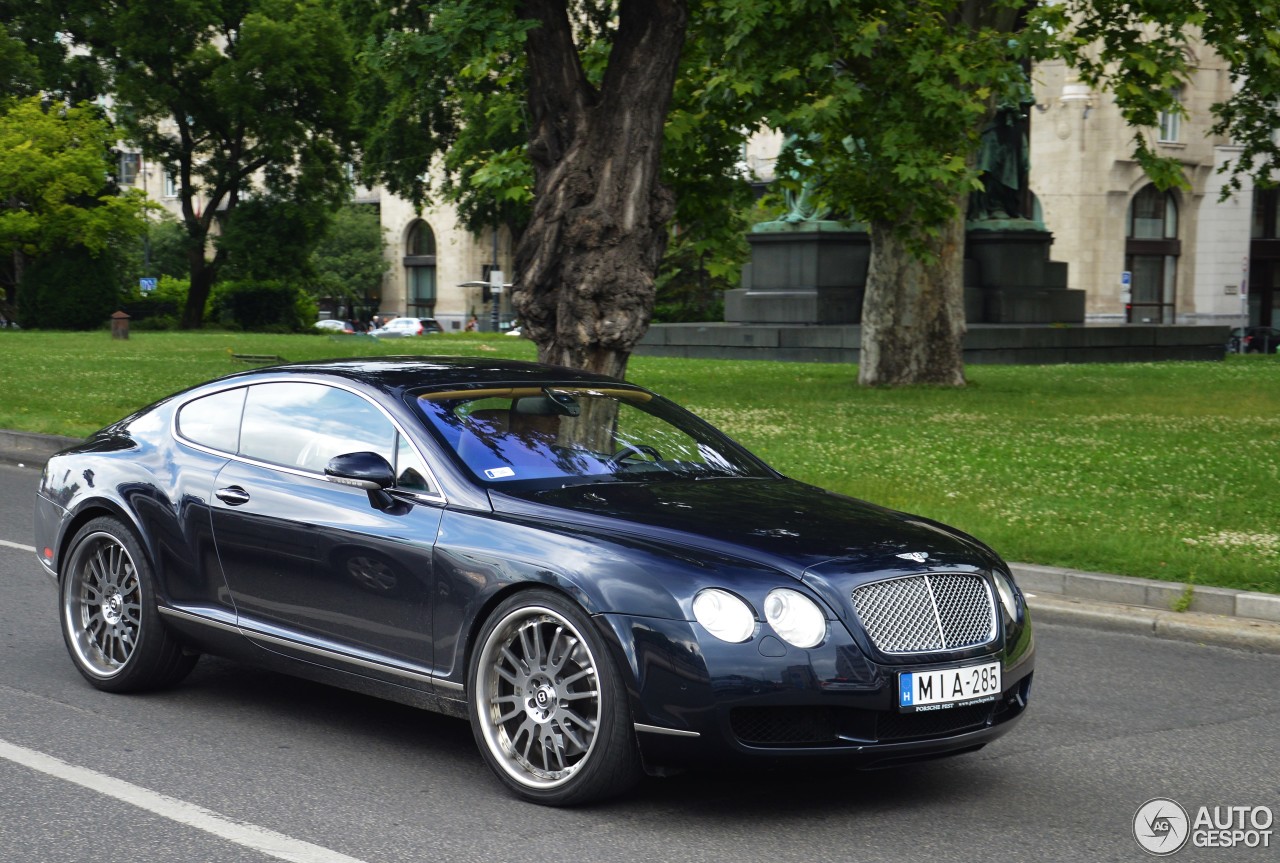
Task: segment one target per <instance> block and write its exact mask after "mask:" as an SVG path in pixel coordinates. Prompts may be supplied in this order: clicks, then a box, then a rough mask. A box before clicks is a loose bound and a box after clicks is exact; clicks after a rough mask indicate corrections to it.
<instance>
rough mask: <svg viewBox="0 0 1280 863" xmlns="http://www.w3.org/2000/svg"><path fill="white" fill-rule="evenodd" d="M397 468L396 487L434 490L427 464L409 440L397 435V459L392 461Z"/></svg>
mask: <svg viewBox="0 0 1280 863" xmlns="http://www.w3.org/2000/svg"><path fill="white" fill-rule="evenodd" d="M392 464H393V465H394V466H395V469H396V488H402V489H404V490H405V491H421V492H434V491H435V489H434V488H433V487H432V485H431V482H430V480H428V479H427V477H428V476H430V475H431V474H430V473H429V472H428V471H427V468H426V465H424V464H423V463H422V459H421V458H419V457H418V453H417V452H416V451H414V449H413V447H412V446H410V445H409V442H408V441H407V440H405V439H404V437H403V436H401V435H399V434H397V435H396V460H395V461H394V462H393V463H392Z"/></svg>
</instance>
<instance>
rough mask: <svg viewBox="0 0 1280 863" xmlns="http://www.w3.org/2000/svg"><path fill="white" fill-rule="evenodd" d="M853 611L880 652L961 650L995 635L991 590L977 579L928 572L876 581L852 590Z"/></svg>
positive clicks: (972, 576)
mask: <svg viewBox="0 0 1280 863" xmlns="http://www.w3.org/2000/svg"><path fill="white" fill-rule="evenodd" d="M853 607H854V610H855V611H856V612H857V613H858V619H859V620H861V621H862V625H863V627H864V628H865V629H866V630H867V635H869V636H870V637H871V640H872V642H874V643H875V646H876V647H877V648H879V649H880V650H881V651H883V652H884V653H924V652H927V651H935V650H960V649H963V648H966V647H974V646H975V645H979V644H986V643H987V642H989V641H991V640H992V639H994V638H995V636H996V621H995V604H994V602H993V601H992V598H991V588H990V587H989V586H988V585H987V582H986V580H984V579H983V578H981V577H980V576H976V575H961V574H955V573H929V574H928V575H912V576H908V577H906V578H894V579H890V580H889V581H877V582H875V583H874V584H867V585H864V586H862V587H859V588H858V589H857V590H855V591H854V592H853Z"/></svg>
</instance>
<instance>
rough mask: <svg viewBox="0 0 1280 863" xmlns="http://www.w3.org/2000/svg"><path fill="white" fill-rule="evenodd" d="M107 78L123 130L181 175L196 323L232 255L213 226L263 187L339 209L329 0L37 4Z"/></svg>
mask: <svg viewBox="0 0 1280 863" xmlns="http://www.w3.org/2000/svg"><path fill="white" fill-rule="evenodd" d="M40 3H52V4H53V8H58V9H61V10H62V11H63V15H62V18H61V21H60V23H59V26H60V29H61V32H62V33H64V34H66V37H67V41H69V43H70V44H71V45H73V46H74V47H75V48H77V49H79V50H82V51H83V52H85V54H84V56H88V57H91V58H92V59H93V61H94V62H95V63H96V64H98V66H99V67H100V68H102V69H103V70H104V71H105V73H106V74H107V78H108V80H107V81H106V83H105V85H104V86H105V87H106V88H107V89H108V90H109V92H110V93H111V94H112V95H113V98H114V99H115V103H116V105H117V109H116V117H117V122H118V123H119V125H120V128H121V130H122V134H123V136H124V137H126V138H127V139H128V140H130V141H132V142H134V143H136V144H137V145H138V146H139V147H140V148H141V149H142V151H143V153H144V154H146V155H147V156H148V157H150V158H152V159H155V160H157V161H159V163H160V164H161V165H163V167H164V169H165V170H166V171H167V172H168V173H169V174H170V175H171V176H172V177H173V178H174V179H175V181H176V184H177V186H178V190H179V191H178V195H179V200H180V204H181V211H182V217H181V219H182V224H183V226H184V227H185V229H186V231H187V236H188V249H187V252H188V263H189V271H190V279H191V288H190V292H189V294H188V298H187V305H186V308H185V310H184V312H183V317H182V325H183V326H184V327H197V326H199V325H200V323H201V321H202V318H203V312H204V308H205V303H206V301H207V299H208V297H209V293H210V289H211V288H212V286H213V284H214V282H215V281H216V280H217V277H218V274H219V271H220V270H221V269H222V267H223V266H224V264H225V263H226V260H227V251H226V249H225V248H217V249H216V250H212V254H210V253H209V252H210V250H211V243H210V241H209V240H210V237H211V235H212V233H213V229H214V226H215V222H216V221H217V220H218V219H220V218H224V217H227V216H228V215H229V214H231V213H232V212H234V211H235V209H236V208H237V207H238V206H239V205H240V203H241V200H242V199H243V198H244V197H245V196H246V195H247V193H248V191H249V190H250V189H251V188H254V187H255V186H256V185H258V184H260V185H261V186H262V187H263V188H265V189H266V190H268V191H269V192H270V193H271V194H273V195H275V196H277V197H280V198H285V199H291V200H296V201H299V202H307V201H315V200H320V201H325V202H328V203H329V204H331V205H333V206H336V205H337V204H338V203H339V202H340V201H341V200H342V199H343V198H344V197H345V195H346V194H347V191H348V183H347V180H346V176H345V166H346V163H347V161H348V159H349V158H350V149H351V142H352V139H353V128H352V114H353V107H352V104H351V87H352V73H351V62H352V56H351V54H352V48H351V45H350V43H349V40H348V38H347V34H346V30H345V28H344V26H343V23H342V20H341V18H340V17H339V16H338V15H337V13H336V12H335V11H333V10H332V9H331V8H330V6H329V4H327V3H323V2H320V0H172V2H166V3H156V2H147V0H37V5H39V4H40Z"/></svg>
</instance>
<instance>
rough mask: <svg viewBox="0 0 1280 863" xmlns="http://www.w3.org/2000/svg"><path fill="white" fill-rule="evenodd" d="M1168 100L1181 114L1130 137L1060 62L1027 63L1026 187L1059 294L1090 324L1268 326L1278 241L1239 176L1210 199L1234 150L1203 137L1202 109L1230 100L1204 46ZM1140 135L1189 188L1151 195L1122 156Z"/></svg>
mask: <svg viewBox="0 0 1280 863" xmlns="http://www.w3.org/2000/svg"><path fill="white" fill-rule="evenodd" d="M1199 52H1200V53H1199V54H1198V56H1194V57H1192V58H1191V60H1192V64H1193V67H1194V73H1193V74H1192V76H1191V79H1190V80H1189V81H1188V82H1187V83H1186V84H1185V85H1184V86H1183V87H1181V88H1179V90H1178V92H1177V96H1178V98H1179V100H1180V102H1181V103H1182V105H1183V107H1184V108H1185V109H1186V116H1185V117H1184V116H1180V115H1177V114H1175V113H1173V112H1170V113H1168V114H1165V115H1163V116H1162V117H1161V118H1160V124H1159V126H1158V127H1157V128H1152V129H1141V130H1135V129H1134V127H1132V126H1129V125H1128V124H1126V123H1125V122H1124V120H1123V118H1122V117H1121V115H1120V111H1119V109H1118V107H1117V106H1116V104H1115V100H1114V98H1112V97H1111V96H1110V95H1109V94H1106V93H1095V92H1090V90H1089V89H1088V87H1087V86H1086V85H1084V84H1082V83H1080V82H1079V81H1077V80H1076V79H1075V78H1074V77H1073V75H1072V72H1071V70H1070V69H1069V68H1068V67H1067V66H1065V64H1062V63H1046V64H1042V65H1040V66H1038V67H1037V68H1036V70H1035V74H1034V75H1033V87H1034V94H1035V105H1034V107H1033V108H1032V109H1031V110H1030V116H1031V122H1030V130H1031V131H1030V148H1031V177H1030V184H1031V188H1032V190H1033V191H1034V192H1035V194H1036V196H1037V198H1038V200H1039V202H1040V205H1041V208H1042V210H1043V216H1044V222H1045V224H1046V225H1047V226H1048V228H1049V230H1050V231H1052V232H1053V235H1054V244H1053V257H1054V258H1055V259H1056V260H1060V261H1065V262H1067V264H1068V267H1069V270H1068V273H1069V275H1068V287H1071V288H1076V289H1080V290H1084V291H1085V292H1086V296H1087V300H1086V320H1088V321H1091V322H1097V323H1135V324H1229V325H1235V326H1238V325H1240V323H1241V322H1242V320H1243V319H1244V317H1245V316H1246V315H1247V317H1248V319H1249V322H1250V323H1251V324H1254V325H1258V324H1262V325H1270V324H1271V323H1272V322H1273V321H1275V322H1277V323H1280V312H1277V309H1280V290H1277V288H1278V287H1280V239H1277V237H1278V236H1280V235H1278V234H1277V227H1278V226H1277V213H1276V210H1277V200H1276V195H1275V194H1274V190H1271V191H1266V190H1261V189H1259V190H1256V191H1255V190H1254V189H1253V188H1252V184H1251V182H1250V181H1248V180H1247V179H1246V180H1245V182H1244V185H1243V188H1242V189H1241V190H1240V191H1239V192H1237V193H1236V194H1235V195H1234V196H1232V197H1230V198H1228V199H1226V200H1222V201H1220V200H1219V194H1220V192H1221V191H1222V189H1223V185H1224V182H1225V176H1224V175H1223V174H1220V173H1219V172H1218V169H1219V168H1220V167H1222V165H1223V164H1224V162H1226V161H1228V160H1232V159H1234V158H1235V157H1236V156H1237V155H1238V153H1239V149H1238V148H1237V147H1234V146H1233V145H1232V143H1231V141H1230V140H1228V139H1226V138H1224V137H1221V136H1213V135H1210V133H1209V129H1210V127H1211V126H1212V125H1213V119H1212V114H1211V107H1212V105H1213V104H1214V103H1216V102H1221V101H1224V100H1226V99H1228V98H1230V96H1231V93H1232V90H1231V87H1232V83H1231V80H1230V74H1229V70H1228V68H1227V66H1226V64H1225V63H1224V62H1223V61H1222V60H1221V59H1220V58H1219V57H1217V55H1216V54H1214V53H1213V52H1211V51H1210V50H1208V49H1207V48H1201V49H1199ZM1135 133H1136V134H1141V135H1145V136H1146V137H1147V141H1148V142H1149V144H1150V145H1151V147H1152V149H1153V150H1155V151H1156V152H1157V153H1159V154H1160V155H1162V156H1171V157H1173V158H1175V159H1177V160H1178V161H1179V162H1180V163H1181V164H1182V167H1183V170H1184V173H1185V175H1186V177H1187V180H1188V182H1189V184H1190V187H1189V188H1187V189H1174V190H1171V191H1167V192H1161V191H1160V190H1158V189H1157V188H1156V187H1155V186H1154V185H1152V183H1151V181H1150V180H1149V179H1148V178H1147V177H1146V175H1145V174H1144V173H1143V171H1142V168H1141V167H1140V166H1139V165H1138V163H1137V162H1136V161H1135V160H1134V158H1133V137H1134V135H1135Z"/></svg>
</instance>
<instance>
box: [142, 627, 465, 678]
mask: <svg viewBox="0 0 1280 863" xmlns="http://www.w3.org/2000/svg"><path fill="white" fill-rule="evenodd" d="M157 610H158V611H159V612H160V613H161V614H167V615H169V616H171V617H177V618H181V619H183V620H186V621H189V622H191V623H199V624H203V625H205V626H212V627H214V628H215V629H221V630H224V631H226V632H238V633H240V634H241V635H243V636H245V637H246V638H248V639H249V640H251V641H265V642H267V643H268V644H274V645H277V646H279V647H286V648H289V649H290V650H299V651H302V652H303V653H310V654H313V655H315V656H323V657H326V658H328V659H333V660H336V661H338V662H342V663H346V664H348V665H355V666H359V667H360V668H368V669H370V670H371V671H381V672H383V673H384V674H392V675H395V676H397V677H403V678H405V679H407V680H415V681H418V682H420V683H427V684H430V685H432V686H435V687H437V688H438V689H445V690H449V691H450V692H462V691H463V690H464V689H465V687H464V686H463V685H462V684H461V683H453V682H452V681H449V680H442V679H440V678H439V677H432V676H431V675H430V674H423V673H421V672H418V671H411V670H409V669H407V668H401V667H399V666H396V665H389V664H387V663H383V662H371V661H369V660H367V659H361V658H359V657H356V656H351V655H350V654H347V653H340V652H338V651H336V650H326V649H325V648H323V647H315V646H313V645H310V644H303V643H302V642H299V641H293V640H291V639H288V638H279V637H277V636H274V635H267V634H266V633H264V632H260V631H258V630H256V629H248V628H246V627H243V626H236V625H234V624H230V623H224V622H223V621H220V620H215V619H213V618H210V617H205V616H203V615H199V614H191V613H190V612H186V611H179V610H177V609H174V608H165V607H163V606H162V607H160V608H159V609H157Z"/></svg>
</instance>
